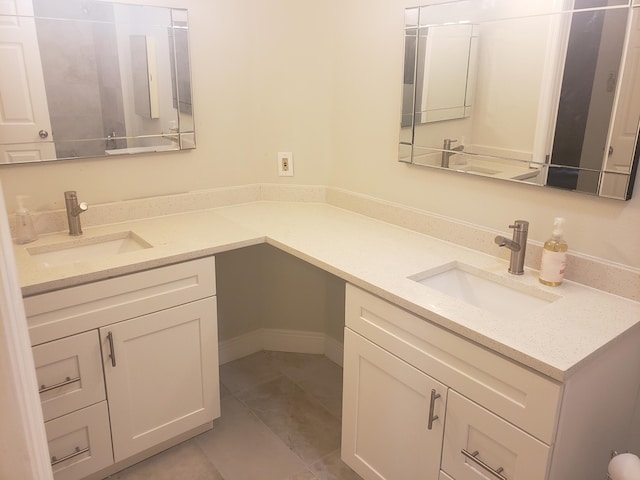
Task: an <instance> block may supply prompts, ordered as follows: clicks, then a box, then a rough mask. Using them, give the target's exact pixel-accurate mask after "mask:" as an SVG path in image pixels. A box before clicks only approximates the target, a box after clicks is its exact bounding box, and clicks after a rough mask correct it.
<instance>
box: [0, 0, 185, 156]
mask: <svg viewBox="0 0 640 480" xmlns="http://www.w3.org/2000/svg"><path fill="white" fill-rule="evenodd" d="M188 28H189V26H188V18H187V11H186V10H184V9H175V8H162V7H149V6H141V5H127V4H122V3H108V2H102V1H95V0H65V1H52V0H6V1H2V2H0V164H14V163H26V162H42V161H52V160H63V159H73V158H85V157H100V156H107V155H123V154H135V153H144V152H158V151H166V150H182V149H192V148H195V130H194V121H193V106H192V102H191V76H190V64H189V38H188Z"/></svg>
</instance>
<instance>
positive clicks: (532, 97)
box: [399, 0, 640, 200]
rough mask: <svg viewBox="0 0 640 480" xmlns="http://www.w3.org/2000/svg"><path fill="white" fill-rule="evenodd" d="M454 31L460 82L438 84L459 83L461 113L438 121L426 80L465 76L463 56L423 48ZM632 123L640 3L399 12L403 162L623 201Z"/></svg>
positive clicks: (599, 0)
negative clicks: (401, 23) (402, 22)
mask: <svg viewBox="0 0 640 480" xmlns="http://www.w3.org/2000/svg"><path fill="white" fill-rule="evenodd" d="M453 27H464V28H466V29H471V32H472V34H471V35H470V36H468V37H467V40H466V45H467V47H465V50H466V51H468V52H469V54H468V57H467V65H466V72H465V76H464V77H463V76H462V75H456V74H454V73H447V74H446V75H445V78H446V77H450V78H452V79H453V81H451V82H449V83H446V82H444V83H442V82H441V83H440V86H442V85H445V86H450V87H452V88H453V87H454V86H455V85H459V84H460V81H461V79H462V80H464V82H465V89H464V95H463V97H464V101H463V103H464V105H462V110H461V109H460V107H461V106H460V103H459V102H458V105H457V106H458V112H463V113H464V115H459V116H448V115H441V116H440V118H438V116H437V114H436V113H433V112H427V110H428V109H425V105H427V103H426V102H425V101H424V98H428V96H429V94H430V92H428V90H429V89H430V88H431V85H432V82H431V81H430V79H431V78H434V77H436V78H437V76H438V74H441V73H442V72H453V71H456V68H457V71H458V72H460V71H462V70H463V69H461V68H460V67H459V66H458V67H455V66H454V64H458V65H459V64H460V58H461V57H460V54H459V53H458V54H456V55H454V54H453V53H452V52H454V51H457V52H460V51H461V50H460V49H459V48H458V49H457V50H456V49H455V48H450V49H449V52H450V53H451V55H448V56H447V55H441V54H436V55H434V54H433V52H432V49H430V48H429V45H430V44H433V42H434V40H439V37H441V36H442V34H441V31H442V29H443V28H447V29H450V30H449V32H451V33H450V34H449V35H448V37H454V34H453ZM455 38H456V41H458V42H460V43H461V42H462V41H461V35H456V36H455ZM430 69H436V70H438V71H439V73H434V72H430V71H429V70H430ZM424 90H427V91H426V92H425V91H424ZM458 90H459V88H458ZM437 96H438V97H439V98H449V97H453V96H454V92H453V91H446V89H445V90H440V91H439V92H438V94H437ZM457 98H458V99H460V98H461V97H460V95H458V97H457ZM467 105H468V107H469V110H468V111H467V110H466V107H467ZM471 106H472V109H471ZM439 107H442V108H441V110H442V111H443V112H445V111H446V110H447V109H448V108H449V107H448V106H446V105H444V103H441V105H440V106H439ZM428 118H436V120H435V121H425V120H426V119H428ZM639 120H640V5H638V6H635V7H634V6H633V5H632V4H631V2H630V1H629V0H564V1H558V0H537V1H536V2H531V1H529V0H494V1H492V2H484V1H480V0H458V1H454V2H447V3H437V2H435V1H434V2H432V3H431V4H428V5H424V6H422V7H415V8H409V9H407V10H406V11H405V64H404V85H403V110H402V119H401V127H400V145H399V160H400V161H401V162H406V163H412V164H415V165H422V166H429V167H437V168H447V169H450V170H455V171H458V172H463V173H470V174H475V175H482V176H488V177H492V178H499V179H506V180H511V181H517V182H524V183H529V184H535V185H542V186H547V187H555V188H562V189H567V190H572V191H578V192H583V193H588V194H592V195H599V196H603V197H610V198H616V199H624V200H628V199H629V198H631V193H632V188H633V180H634V177H635V174H636V170H637V167H638V151H637V144H638V125H639Z"/></svg>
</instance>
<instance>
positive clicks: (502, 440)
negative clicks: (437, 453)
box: [442, 391, 550, 480]
mask: <svg viewBox="0 0 640 480" xmlns="http://www.w3.org/2000/svg"><path fill="white" fill-rule="evenodd" d="M445 423H446V426H445V432H444V447H443V451H442V470H444V471H445V472H446V473H448V474H449V475H450V476H451V477H453V478H455V479H456V480H486V479H487V478H489V479H500V478H506V479H509V480H540V479H542V478H546V473H547V465H548V463H549V456H550V455H549V453H550V449H549V447H548V446H547V445H545V444H544V443H542V442H540V441H539V440H537V439H535V438H533V437H532V436H531V435H528V434H527V433H525V432H523V431H522V430H520V429H518V428H516V427H514V426H513V425H511V424H510V423H507V422H505V421H504V420H502V419H501V418H499V417H497V416H496V415H494V414H492V413H491V412H489V411H488V410H486V409H484V408H482V407H480V406H479V405H477V404H475V403H473V402H472V401H470V400H468V399H466V398H464V397H463V396H461V395H459V394H458V393H457V392H453V391H450V392H449V399H448V402H447V418H446V421H445ZM501 476H502V477H501Z"/></svg>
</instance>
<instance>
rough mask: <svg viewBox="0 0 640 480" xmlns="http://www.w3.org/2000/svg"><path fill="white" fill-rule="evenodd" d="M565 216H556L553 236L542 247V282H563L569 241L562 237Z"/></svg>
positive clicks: (550, 284) (540, 278)
mask: <svg viewBox="0 0 640 480" xmlns="http://www.w3.org/2000/svg"><path fill="white" fill-rule="evenodd" d="M564 222H565V220H564V218H562V217H556V218H555V219H554V220H553V232H552V233H551V238H550V239H549V240H547V241H546V242H544V248H543V249H542V261H541V262H540V276H539V277H538V279H539V280H540V283H543V284H544V285H549V286H550V287H557V286H558V285H560V284H561V283H562V279H563V277H564V271H565V269H566V267H567V250H568V249H569V247H568V245H567V242H565V241H564V239H563V238H562V233H563V232H562V229H563V226H564Z"/></svg>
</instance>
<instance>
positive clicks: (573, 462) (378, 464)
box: [342, 285, 640, 480]
mask: <svg viewBox="0 0 640 480" xmlns="http://www.w3.org/2000/svg"><path fill="white" fill-rule="evenodd" d="M345 320H346V329H345V358H344V386H343V388H344V396H343V399H344V402H343V417H342V418H343V430H342V456H343V460H344V461H345V462H346V463H347V464H349V465H350V466H351V467H352V468H353V469H354V470H355V471H356V472H358V473H359V474H360V475H361V476H362V477H363V478H365V479H388V480H390V479H401V478H424V479H436V478H438V479H440V480H466V479H474V480H475V479H486V478H497V479H499V480H504V479H509V480H513V479H517V480H541V479H568V478H585V479H586V478H596V477H591V476H590V475H591V474H592V473H591V472H590V470H589V469H588V468H585V467H586V466H587V465H588V463H589V461H586V460H585V458H584V457H583V456H584V455H585V452H589V453H587V455H586V457H587V458H589V455H594V456H596V457H597V456H598V449H601V445H602V443H601V442H604V443H605V444H606V442H614V441H615V440H614V439H615V436H616V435H617V434H616V431H619V430H620V429H621V428H622V427H623V426H624V423H625V421H626V419H627V418H629V415H630V414H631V412H632V409H633V401H634V400H635V394H636V392H637V388H638V384H639V383H640V379H639V378H638V368H637V367H636V368H629V369H626V371H625V367H626V366H628V365H631V364H632V363H630V362H634V361H635V362H636V363H635V364H636V365H638V361H639V359H638V353H637V345H638V341H640V336H639V335H638V332H636V333H635V334H634V335H633V336H630V337H629V338H626V339H625V340H624V341H623V342H621V343H620V344H619V345H618V348H617V350H616V351H615V352H609V353H607V354H605V355H603V357H602V358H600V359H599V361H597V362H593V363H592V364H590V365H588V366H586V367H585V368H583V369H582V370H581V372H580V373H579V374H577V375H576V376H574V377H571V378H570V379H569V380H568V381H566V382H558V381H554V380H552V379H550V378H548V377H545V376H543V375H540V374H538V373H537V372H534V371H532V370H530V369H527V368H525V367H523V366H522V365H519V364H517V363H515V362H513V361H510V360H509V359H507V358H504V357H502V356H500V355H497V354H495V353H494V352H491V351H489V350H487V349H485V348H482V347H481V346H479V345H477V344H475V343H473V342H470V341H468V340H467V339H464V338H461V337H459V336H457V335H454V334H452V333H450V332H448V331H446V330H444V329H442V328H439V327H437V326H435V325H433V324H432V323H430V322H428V321H427V320H426V319H424V318H420V317H417V316H415V315H412V314H410V313H408V312H406V311H405V310H403V309H400V308H398V307H397V306H395V305H393V304H391V303H389V302H386V301H384V300H382V299H380V298H378V297H376V296H373V295H371V294H369V293H367V292H366V291H364V290H361V289H359V288H357V287H354V286H352V285H347V292H346V319H345ZM607 365H608V366H609V367H610V368H606V366H607ZM612 371H615V372H616V374H615V375H611V372H612ZM599 412H602V413H599ZM605 412H606V413H605ZM603 416H604V418H601V417H603ZM603 425H604V428H603ZM599 435H602V436H603V437H604V438H596V437H598V436H599ZM601 457H602V458H601V459H600V461H601V463H602V464H603V465H606V463H607V461H608V459H607V457H606V455H605V456H602V455H601Z"/></svg>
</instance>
